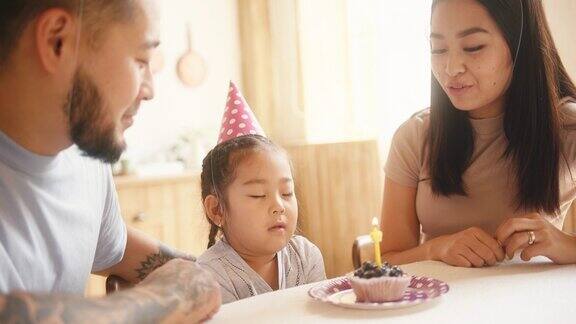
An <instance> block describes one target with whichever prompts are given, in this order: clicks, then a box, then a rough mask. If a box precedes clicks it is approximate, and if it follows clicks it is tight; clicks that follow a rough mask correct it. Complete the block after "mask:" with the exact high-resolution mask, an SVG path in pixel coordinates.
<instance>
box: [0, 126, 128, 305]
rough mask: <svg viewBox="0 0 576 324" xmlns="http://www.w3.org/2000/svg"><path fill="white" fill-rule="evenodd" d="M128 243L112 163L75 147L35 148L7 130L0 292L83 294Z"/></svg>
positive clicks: (0, 167)
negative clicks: (48, 152) (47, 151)
mask: <svg viewBox="0 0 576 324" xmlns="http://www.w3.org/2000/svg"><path fill="white" fill-rule="evenodd" d="M125 247H126V226H125V224H124V222H123V220H122V217H121V215H120V210H119V206H118V198H117V194H116V190H115V187H114V182H113V179H112V173H111V170H110V167H109V166H108V165H106V164H104V163H102V162H100V161H97V160H94V159H91V158H88V157H85V156H83V155H82V153H81V152H80V151H79V150H78V149H77V148H76V147H71V148H69V149H67V150H65V151H63V152H61V153H59V154H58V155H56V156H50V157H47V156H40V155H37V154H33V153H31V152H29V151H27V150H26V149H24V148H22V147H21V146H19V145H18V144H17V143H15V142H14V141H12V140H11V139H10V138H9V137H8V136H6V135H5V134H4V133H3V132H1V131H0V293H3V294H6V293H9V292H11V291H28V292H35V293H54V292H62V293H73V294H82V293H83V292H84V288H85V286H86V281H87V279H88V276H89V274H90V273H91V272H97V271H99V270H103V269H106V268H109V267H111V266H113V265H115V264H117V263H118V262H120V261H121V260H122V257H123V254H124V250H125Z"/></svg>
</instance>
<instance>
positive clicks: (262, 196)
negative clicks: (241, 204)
mask: <svg viewBox="0 0 576 324" xmlns="http://www.w3.org/2000/svg"><path fill="white" fill-rule="evenodd" d="M248 197H250V198H255V199H262V198H266V195H248Z"/></svg>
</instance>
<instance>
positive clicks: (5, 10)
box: [0, 0, 134, 68]
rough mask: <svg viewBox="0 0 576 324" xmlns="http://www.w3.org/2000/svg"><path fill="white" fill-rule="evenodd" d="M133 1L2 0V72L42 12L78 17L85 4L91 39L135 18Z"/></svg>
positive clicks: (84, 23)
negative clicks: (61, 11)
mask: <svg viewBox="0 0 576 324" xmlns="http://www.w3.org/2000/svg"><path fill="white" fill-rule="evenodd" d="M133 2H134V0H84V1H82V0H1V1H0V68H1V67H2V66H3V65H4V64H6V62H7V61H8V59H9V57H10V55H11V54H12V52H13V51H14V48H15V47H16V45H17V44H18V40H19V39H20V37H21V36H22V32H23V31H24V30H25V29H26V27H27V26H28V25H29V24H30V23H31V22H33V21H34V19H36V17H38V15H40V14H41V13H42V12H44V11H46V10H48V9H51V8H62V9H65V10H67V11H70V12H71V13H72V14H74V15H77V14H79V13H80V10H81V8H80V7H81V6H82V4H83V8H82V13H83V26H84V31H87V32H88V36H91V35H95V34H97V33H98V32H99V31H101V30H102V29H103V28H104V27H105V26H106V25H107V24H109V23H111V22H115V21H123V20H126V19H128V18H129V17H131V16H132V14H133V11H134V4H133Z"/></svg>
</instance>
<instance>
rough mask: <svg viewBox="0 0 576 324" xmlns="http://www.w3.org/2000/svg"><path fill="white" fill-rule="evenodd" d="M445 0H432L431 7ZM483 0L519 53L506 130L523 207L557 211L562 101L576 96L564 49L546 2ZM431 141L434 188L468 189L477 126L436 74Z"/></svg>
mask: <svg viewBox="0 0 576 324" xmlns="http://www.w3.org/2000/svg"><path fill="white" fill-rule="evenodd" d="M441 1H442V0H434V1H433V4H432V11H433V10H434V8H435V6H436V5H437V4H438V3H439V2H441ZM477 1H478V3H480V4H481V5H482V6H484V7H485V8H486V9H487V10H488V12H489V13H490V15H491V16H492V18H493V19H494V21H495V22H496V24H497V25H498V26H499V28H500V30H501V31H502V33H503V34H504V37H505V39H506V42H507V43H508V48H509V49H510V52H511V53H512V58H513V59H514V60H515V68H514V72H513V76H512V81H511V84H510V87H509V88H508V91H507V101H506V104H505V111H504V133H505V135H506V138H507V140H508V147H507V149H506V151H505V157H506V158H509V159H510V160H511V161H512V163H513V165H514V167H515V172H516V183H517V185H518V196H517V198H516V199H517V204H518V206H517V207H518V209H522V210H525V211H543V212H546V213H550V214H552V213H555V212H557V211H558V210H559V196H560V193H559V191H560V188H559V169H560V167H559V164H560V157H561V154H562V152H561V138H560V130H561V128H562V116H561V112H560V111H559V108H560V107H559V106H560V100H561V99H562V98H564V97H572V98H576V88H575V87H574V84H573V82H572V81H571V80H570V77H569V76H568V73H567V72H566V69H565V68H564V65H563V64H562V61H561V59H560V56H559V55H558V51H557V50H556V46H555V45H554V41H553V39H552V36H551V33H550V30H549V27H548V22H547V21H546V16H545V14H544V9H543V7H542V2H541V1H534V0H477ZM517 49H518V51H517ZM516 54H517V55H516ZM426 147H427V149H428V152H429V159H428V161H427V165H428V168H429V170H430V176H431V186H432V191H433V192H434V193H435V194H437V195H444V196H450V195H454V194H456V195H466V186H465V184H464V183H463V181H462V174H463V173H464V172H465V171H466V169H467V168H468V167H469V163H470V159H471V157H472V153H473V151H474V133H473V130H472V126H471V124H470V121H469V120H468V115H467V113H466V112H464V111H461V110H458V109H456V108H455V107H454V105H453V104H452V103H451V102H450V99H449V98H448V96H447V95H446V93H445V92H444V91H443V90H442V88H441V86H440V84H439V83H438V81H437V80H436V79H435V78H434V77H432V98H431V108H430V128H429V130H428V135H427V143H426Z"/></svg>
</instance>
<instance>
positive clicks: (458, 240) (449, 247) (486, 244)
mask: <svg viewBox="0 0 576 324" xmlns="http://www.w3.org/2000/svg"><path fill="white" fill-rule="evenodd" d="M429 244H430V257H431V258H432V259H433V260H437V261H442V262H444V263H447V264H450V265H453V266H457V267H484V266H487V265H489V266H493V265H495V264H496V263H497V262H501V261H502V260H504V250H503V249H502V247H501V246H500V245H499V244H498V242H497V241H496V239H494V238H493V237H492V236H490V235H489V234H488V233H486V232H485V231H483V230H482V229H479V228H476V227H471V228H468V229H466V230H463V231H461V232H458V233H455V234H452V235H445V236H440V237H437V238H435V239H432V240H430V241H429Z"/></svg>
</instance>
